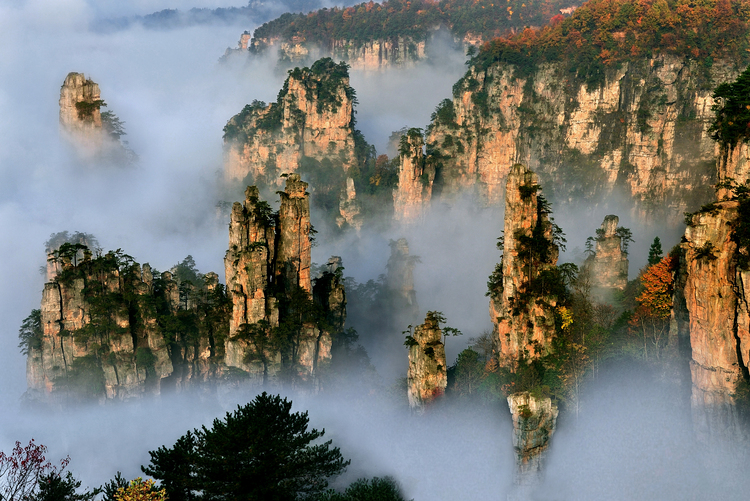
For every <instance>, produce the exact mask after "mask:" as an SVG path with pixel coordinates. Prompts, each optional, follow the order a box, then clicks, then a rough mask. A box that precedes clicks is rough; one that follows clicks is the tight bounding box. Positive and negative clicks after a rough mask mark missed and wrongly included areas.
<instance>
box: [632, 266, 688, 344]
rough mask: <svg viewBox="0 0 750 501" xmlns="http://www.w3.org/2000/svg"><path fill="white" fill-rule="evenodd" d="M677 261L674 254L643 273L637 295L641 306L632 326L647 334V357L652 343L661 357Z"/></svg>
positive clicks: (670, 310)
mask: <svg viewBox="0 0 750 501" xmlns="http://www.w3.org/2000/svg"><path fill="white" fill-rule="evenodd" d="M676 264H677V263H676V259H675V258H674V257H672V256H667V257H665V258H663V259H662V260H661V261H659V262H658V263H656V264H654V265H652V266H649V267H648V268H646V269H645V270H644V271H643V272H642V273H641V277H640V281H641V286H642V288H643V290H642V292H641V293H640V294H639V295H638V297H636V298H635V300H636V302H637V303H638V307H637V308H636V310H635V312H634V313H633V316H632V318H631V319H630V328H631V331H632V332H634V333H638V334H640V335H641V336H643V355H644V358H648V357H649V346H651V347H652V350H651V354H652V355H654V356H656V358H659V357H660V351H661V349H662V348H663V345H664V340H665V333H666V331H667V328H668V327H669V318H670V315H671V312H672V292H673V283H674V281H673V273H674V271H675V267H676Z"/></svg>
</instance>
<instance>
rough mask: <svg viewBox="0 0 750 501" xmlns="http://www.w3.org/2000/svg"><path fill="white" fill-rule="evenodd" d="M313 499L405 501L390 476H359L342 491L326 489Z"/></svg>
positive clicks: (325, 500) (396, 483)
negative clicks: (370, 477)
mask: <svg viewBox="0 0 750 501" xmlns="http://www.w3.org/2000/svg"><path fill="white" fill-rule="evenodd" d="M314 500H315V501H405V499H404V496H403V494H402V493H401V487H399V485H398V482H396V480H395V479H393V478H392V477H382V478H380V477H373V478H372V479H367V478H360V479H358V480H356V481H355V482H353V483H352V484H351V485H349V487H347V488H346V490H345V491H344V492H343V493H339V492H336V491H334V490H328V491H326V492H324V493H323V494H321V495H319V496H317V497H315V498H314Z"/></svg>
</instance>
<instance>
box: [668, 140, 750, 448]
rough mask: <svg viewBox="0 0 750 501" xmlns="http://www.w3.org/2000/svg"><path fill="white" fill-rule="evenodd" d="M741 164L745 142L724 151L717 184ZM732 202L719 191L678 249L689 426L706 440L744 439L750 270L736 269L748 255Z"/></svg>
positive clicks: (741, 220)
mask: <svg viewBox="0 0 750 501" xmlns="http://www.w3.org/2000/svg"><path fill="white" fill-rule="evenodd" d="M746 159H747V145H745V144H741V145H739V146H737V147H736V148H734V149H733V150H732V151H725V150H722V152H721V155H720V157H719V163H718V166H719V173H720V175H721V176H722V178H723V179H729V178H734V179H746V178H747V173H746V172H745V171H746V169H747V160H746ZM743 176H744V177H743ZM733 198H734V197H733V196H732V193H731V191H730V190H727V189H722V190H719V201H718V202H716V203H715V204H713V206H712V207H711V208H709V209H707V210H704V211H701V212H699V213H696V214H694V215H693V216H692V217H691V220H690V225H689V226H688V227H687V229H686V230H685V243H684V244H683V249H684V251H685V267H686V270H685V272H686V275H687V278H686V281H685V286H684V290H683V294H684V297H685V304H686V307H687V310H688V312H689V325H690V345H691V347H692V360H691V364H690V370H691V375H692V383H693V386H692V398H691V403H692V409H693V424H694V427H695V430H696V433H697V436H698V438H699V439H700V440H702V441H704V442H711V441H714V440H725V441H729V442H730V443H731V442H736V441H738V440H740V439H742V438H745V439H746V438H747V437H748V432H747V428H746V426H745V425H744V424H743V423H741V418H742V408H743V407H745V406H746V405H745V404H746V401H747V388H748V367H749V366H750V311H749V309H748V301H749V300H750V290H748V285H747V284H748V283H750V271H748V270H744V269H742V268H741V267H740V265H739V263H738V258H739V257H740V256H741V255H746V254H747V252H748V251H747V248H746V246H743V245H742V242H741V240H739V238H738V236H737V231H738V228H739V226H740V225H746V224H747V220H746V219H747V209H746V208H744V204H747V202H742V201H738V200H736V199H733Z"/></svg>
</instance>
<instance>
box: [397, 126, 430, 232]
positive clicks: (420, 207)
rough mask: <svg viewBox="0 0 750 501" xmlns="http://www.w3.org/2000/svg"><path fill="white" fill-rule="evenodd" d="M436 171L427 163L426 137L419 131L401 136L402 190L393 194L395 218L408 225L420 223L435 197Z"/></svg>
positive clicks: (399, 179)
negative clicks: (433, 193) (425, 151)
mask: <svg viewBox="0 0 750 501" xmlns="http://www.w3.org/2000/svg"><path fill="white" fill-rule="evenodd" d="M434 178H435V175H434V170H433V169H431V168H429V167H428V166H427V165H426V164H425V155H424V138H423V137H422V133H421V132H420V131H419V130H418V129H410V130H409V131H408V132H407V133H406V134H405V135H404V136H402V137H401V144H400V147H399V167H398V189H397V190H395V191H394V192H393V207H394V211H393V212H394V217H395V219H396V220H397V221H404V222H407V223H414V222H419V221H420V220H421V219H422V218H423V217H424V215H425V212H426V211H427V208H428V207H429V203H430V199H431V198H432V184H433V181H434Z"/></svg>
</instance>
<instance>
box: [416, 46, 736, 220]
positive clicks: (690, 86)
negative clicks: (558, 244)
mask: <svg viewBox="0 0 750 501" xmlns="http://www.w3.org/2000/svg"><path fill="white" fill-rule="evenodd" d="M734 72H735V70H734V69H733V67H732V66H731V64H729V63H728V62H721V61H716V62H715V63H714V64H713V66H711V68H710V70H707V69H705V68H704V67H702V66H700V63H698V62H697V61H694V60H692V59H688V58H678V57H676V56H668V55H660V56H656V57H653V58H651V59H646V60H643V61H630V62H627V63H625V64H623V65H622V66H621V67H620V68H619V69H615V68H612V69H609V70H607V71H606V77H605V78H604V81H603V82H602V83H601V85H595V84H592V85H587V84H586V83H585V82H584V81H583V80H581V79H576V78H571V77H570V73H569V72H568V71H567V70H566V69H565V66H564V64H563V63H543V64H537V65H532V66H531V67H527V68H523V69H522V68H518V67H516V66H513V65H510V64H506V63H495V64H491V65H488V66H487V67H482V66H479V65H477V66H473V67H471V68H470V70H469V72H468V73H467V75H466V76H465V77H464V78H463V79H462V80H461V81H459V82H458V83H457V84H456V85H455V86H454V94H453V99H452V100H446V101H444V102H443V103H442V104H441V105H440V107H439V108H438V110H437V112H436V113H435V118H434V120H433V122H432V124H431V125H430V127H429V129H428V134H427V145H428V151H431V152H432V154H433V155H434V156H435V158H436V161H435V165H436V166H437V167H436V170H437V172H436V176H435V179H436V180H437V181H434V182H435V183H437V184H438V185H439V186H435V189H434V190H433V191H436V192H437V191H439V192H440V193H441V197H442V198H443V199H445V200H448V201H449V200H450V199H452V198H453V197H455V196H456V194H457V193H459V192H463V191H469V192H470V193H473V194H474V195H475V196H476V197H477V198H479V199H480V200H482V201H483V202H484V203H485V204H497V203H500V202H501V201H502V198H503V193H504V189H503V188H504V186H505V180H506V178H507V175H508V169H509V166H511V165H513V164H514V163H523V164H525V165H527V166H529V168H531V169H532V170H534V171H535V172H537V173H538V175H539V176H540V179H542V181H543V182H544V184H545V186H548V188H549V192H548V194H549V197H550V200H553V201H554V202H555V203H556V204H558V207H559V206H561V205H570V206H577V205H583V206H587V207H591V206H593V205H595V204H597V203H599V202H600V201H602V200H603V197H605V196H606V195H608V194H611V193H617V194H619V195H622V196H625V197H626V199H631V200H632V201H633V202H632V203H633V207H634V209H635V210H636V212H637V213H638V214H639V215H643V216H647V217H649V218H650V219H651V220H652V221H653V220H657V218H658V219H659V220H662V221H669V222H675V223H677V222H678V221H679V220H680V219H681V217H682V213H683V212H684V211H685V210H688V209H691V208H694V207H697V206H700V204H701V203H705V202H706V201H708V200H710V198H711V196H712V193H711V192H710V188H708V187H709V186H710V184H712V182H714V181H715V179H716V178H715V169H714V160H713V159H714V144H713V141H712V140H711V138H710V136H709V134H708V132H707V130H708V127H709V125H710V121H711V120H712V118H713V113H712V111H711V106H712V104H713V100H712V98H711V94H712V91H713V89H714V88H715V87H716V85H717V84H718V83H721V82H724V81H727V80H729V79H730V78H731V77H732V76H733V75H734V74H735V73H734Z"/></svg>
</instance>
